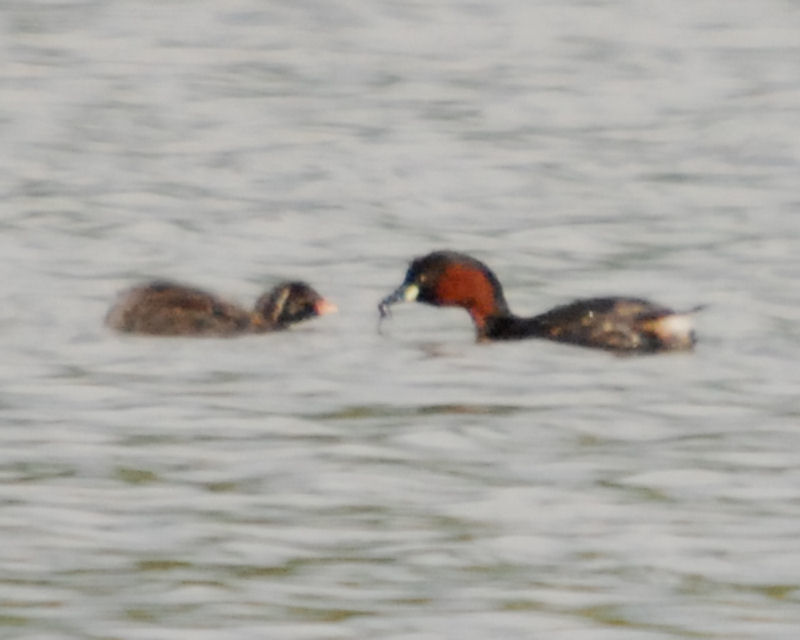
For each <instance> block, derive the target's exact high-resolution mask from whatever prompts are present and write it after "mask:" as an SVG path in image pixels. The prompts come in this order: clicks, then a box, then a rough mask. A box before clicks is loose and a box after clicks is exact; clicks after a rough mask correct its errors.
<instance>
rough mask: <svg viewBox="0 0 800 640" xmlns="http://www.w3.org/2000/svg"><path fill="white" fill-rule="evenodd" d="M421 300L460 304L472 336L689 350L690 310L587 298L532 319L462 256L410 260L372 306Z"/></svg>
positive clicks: (384, 309) (488, 275)
mask: <svg viewBox="0 0 800 640" xmlns="http://www.w3.org/2000/svg"><path fill="white" fill-rule="evenodd" d="M412 300H416V301H417V302H426V303H428V304H432V305H436V306H440V307H463V308H464V309H466V310H467V312H468V313H469V315H470V316H471V317H472V321H473V323H474V324H475V328H476V330H477V334H478V340H517V339H521V338H546V339H549V340H556V341H558V342H567V343H570V344H576V345H582V346H585V347H597V348H600V349H608V350H610V351H619V352H626V351H628V352H637V351H638V352H649V353H654V352H658V351H679V350H689V349H691V348H692V347H693V345H694V343H695V337H694V331H693V328H692V318H691V316H690V313H691V312H689V313H676V312H675V311H672V310H671V309H668V308H667V307H662V306H660V305H656V304H653V303H651V302H648V301H647V300H641V299H639V298H617V297H612V298H589V299H583V300H576V301H575V302H571V303H569V304H565V305H563V306H559V307H556V308H554V309H551V310H550V311H546V312H545V313H542V314H540V315H537V316H534V317H532V318H521V317H519V316H516V315H514V314H513V313H511V310H510V309H509V308H508V304H507V303H506V300H505V297H504V296H503V288H502V286H500V282H499V281H498V279H497V277H496V276H495V275H494V273H492V272H491V270H489V268H488V267H487V266H486V265H485V264H483V263H482V262H480V261H479V260H476V259H475V258H472V257H470V256H468V255H465V254H463V253H458V252H455V251H434V252H433V253H430V254H428V255H426V256H423V257H420V258H416V259H415V260H413V261H412V262H411V265H410V266H409V268H408V272H407V273H406V277H405V280H404V281H403V284H401V285H400V287H399V288H398V289H397V290H396V291H394V293H392V294H391V295H389V296H387V297H386V298H384V299H383V300H382V301H381V303H380V305H379V306H378V309H379V311H380V314H381V317H382V318H383V317H385V316H386V315H388V309H389V305H392V304H394V303H396V302H402V301H412Z"/></svg>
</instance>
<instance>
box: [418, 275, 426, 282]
mask: <svg viewBox="0 0 800 640" xmlns="http://www.w3.org/2000/svg"><path fill="white" fill-rule="evenodd" d="M427 279H428V276H427V275H426V274H424V273H421V274H420V276H419V278H418V280H419V283H420V284H425V281H426V280H427Z"/></svg>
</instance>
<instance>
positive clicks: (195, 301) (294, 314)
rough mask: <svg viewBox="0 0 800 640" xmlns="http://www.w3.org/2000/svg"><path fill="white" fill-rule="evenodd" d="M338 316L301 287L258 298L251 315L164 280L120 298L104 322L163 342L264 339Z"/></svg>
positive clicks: (283, 287)
mask: <svg viewBox="0 0 800 640" xmlns="http://www.w3.org/2000/svg"><path fill="white" fill-rule="evenodd" d="M334 311H336V306H335V305H333V304H331V303H330V302H328V301H327V300H325V299H324V298H323V297H322V296H320V295H319V294H318V293H317V292H316V291H314V289H312V288H311V287H310V286H308V285H307V284H305V283H304V282H284V283H282V284H279V285H278V286H276V287H275V288H274V289H273V290H272V291H269V292H267V293H265V294H264V295H262V296H261V297H260V298H259V299H258V301H257V302H256V305H255V308H254V309H253V311H247V310H246V309H242V308H240V307H238V306H237V305H234V304H231V303H229V302H225V301H224V300H221V299H220V298H218V297H216V296H215V295H213V294H210V293H207V292H205V291H202V290H200V289H195V288H193V287H187V286H184V285H180V284H176V283H174V282H169V281H166V280H157V281H155V282H151V283H148V284H144V285H140V286H137V287H134V288H132V289H129V290H128V291H126V292H124V293H123V294H122V296H121V297H120V299H119V300H118V301H117V303H116V304H115V305H114V306H113V307H112V308H111V310H110V311H109V312H108V315H107V316H106V324H107V325H108V326H109V327H111V328H113V329H116V330H118V331H126V332H130V333H146V334H150V335H162V336H180V335H184V336H232V335H237V334H244V333H265V332H267V331H278V330H280V329H286V328H287V327H289V326H290V325H292V324H294V323H296V322H300V321H301V320H305V319H307V318H312V317H314V316H321V315H325V314H326V313H332V312H334Z"/></svg>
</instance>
